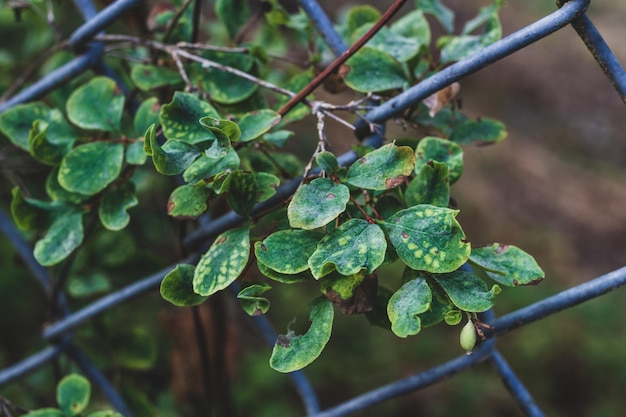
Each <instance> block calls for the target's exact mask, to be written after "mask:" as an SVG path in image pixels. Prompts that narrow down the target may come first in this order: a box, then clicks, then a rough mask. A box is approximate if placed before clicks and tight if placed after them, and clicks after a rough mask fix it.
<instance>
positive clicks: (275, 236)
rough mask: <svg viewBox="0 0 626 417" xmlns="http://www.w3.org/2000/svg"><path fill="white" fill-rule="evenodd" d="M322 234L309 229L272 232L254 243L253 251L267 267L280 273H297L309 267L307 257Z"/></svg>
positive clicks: (313, 250)
mask: <svg viewBox="0 0 626 417" xmlns="http://www.w3.org/2000/svg"><path fill="white" fill-rule="evenodd" d="M321 238H322V235H321V234H320V233H318V232H314V231H310V230H300V229H290V230H281V231H279V232H274V233H272V234H271V235H269V236H268V237H266V238H265V239H264V240H262V241H260V242H256V243H255V244H254V253H255V255H256V257H257V259H258V260H259V262H262V263H263V264H264V265H265V266H267V267H268V268H270V269H272V270H274V271H277V272H280V273H282V274H297V273H299V272H303V271H306V270H307V269H309V264H308V261H309V258H310V257H311V255H313V252H315V249H316V248H317V244H318V243H319V241H320V239H321Z"/></svg>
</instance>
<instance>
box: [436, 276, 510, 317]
mask: <svg viewBox="0 0 626 417" xmlns="http://www.w3.org/2000/svg"><path fill="white" fill-rule="evenodd" d="M433 278H434V279H435V281H437V283H438V284H439V285H441V287H442V288H443V290H444V291H445V292H446V294H448V297H450V301H452V303H453V304H454V305H455V306H457V307H458V308H459V309H461V310H463V311H469V312H473V313H481V312H483V311H487V310H489V309H490V308H491V307H493V305H494V303H495V302H496V295H497V294H498V293H499V292H500V287H498V286H497V285H494V286H493V287H492V288H491V289H490V290H489V289H488V288H487V284H485V283H484V282H483V281H481V280H480V279H479V278H478V277H476V275H474V274H472V273H471V272H465V271H454V272H450V273H448V274H433Z"/></svg>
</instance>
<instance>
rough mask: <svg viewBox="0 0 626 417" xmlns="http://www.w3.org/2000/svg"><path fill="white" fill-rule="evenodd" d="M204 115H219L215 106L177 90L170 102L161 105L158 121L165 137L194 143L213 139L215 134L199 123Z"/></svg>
mask: <svg viewBox="0 0 626 417" xmlns="http://www.w3.org/2000/svg"><path fill="white" fill-rule="evenodd" d="M205 116H211V117H216V118H218V117H219V115H218V114H217V111H216V110H215V108H213V106H211V105H210V104H209V103H207V102H206V101H203V100H200V99H199V98H197V97H196V96H194V95H193V94H190V93H183V92H181V91H177V92H175V93H174V98H173V99H172V101H171V102H169V103H167V104H164V105H163V106H161V111H160V113H159V121H160V122H161V126H163V134H164V135H165V137H166V138H167V139H170V140H172V139H176V140H180V141H183V142H187V143H190V144H196V143H200V142H205V141H208V140H214V139H215V135H214V134H213V133H212V132H211V131H210V130H208V129H207V128H206V127H204V126H202V125H201V124H200V119H201V118H203V117H205Z"/></svg>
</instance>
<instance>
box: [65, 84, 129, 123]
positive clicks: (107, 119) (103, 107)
mask: <svg viewBox="0 0 626 417" xmlns="http://www.w3.org/2000/svg"><path fill="white" fill-rule="evenodd" d="M125 101H126V99H125V97H124V94H123V93H122V91H121V90H120V89H119V87H118V86H117V84H116V83H115V81H113V80H112V79H111V78H107V77H95V78H92V79H91V80H90V81H89V82H88V83H86V84H84V85H82V86H80V87H79V88H77V89H76V90H74V92H73V93H72V95H71V96H70V98H69V99H68V100H67V117H68V118H69V119H70V121H71V122H72V123H74V124H75V125H76V126H78V127H81V128H83V129H89V130H104V131H106V132H115V133H118V132H120V123H121V121H122V112H123V111H124V102H125Z"/></svg>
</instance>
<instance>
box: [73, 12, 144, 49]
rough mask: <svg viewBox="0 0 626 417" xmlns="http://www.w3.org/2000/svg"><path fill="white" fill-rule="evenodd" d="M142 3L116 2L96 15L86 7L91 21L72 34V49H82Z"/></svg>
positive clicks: (86, 16) (87, 16) (87, 15)
mask: <svg viewBox="0 0 626 417" xmlns="http://www.w3.org/2000/svg"><path fill="white" fill-rule="evenodd" d="M81 1H82V0H81ZM142 2H143V0H117V1H116V2H114V3H111V4H110V5H109V6H107V7H105V8H104V9H102V10H101V11H100V12H99V13H98V14H96V15H92V12H89V11H88V10H90V9H91V8H89V6H85V9H86V10H87V11H88V12H87V14H86V15H85V14H84V15H85V18H86V19H89V20H88V21H87V22H86V23H85V24H84V25H82V26H80V27H79V28H78V29H76V30H75V31H74V33H72V36H70V39H69V45H70V47H71V48H72V49H77V48H80V47H81V46H83V45H84V44H85V43H86V42H88V41H89V40H90V39H91V38H93V37H94V36H96V34H97V33H98V32H100V31H102V30H103V29H105V28H107V27H108V26H110V25H111V24H112V23H113V22H115V20H117V19H118V18H119V17H120V16H121V15H122V13H124V12H126V11H128V10H130V9H132V8H134V7H136V6H137V5H139V4H141V3H142ZM76 3H77V5H79V3H80V1H76ZM79 7H80V6H79ZM81 9H82V7H81Z"/></svg>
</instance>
